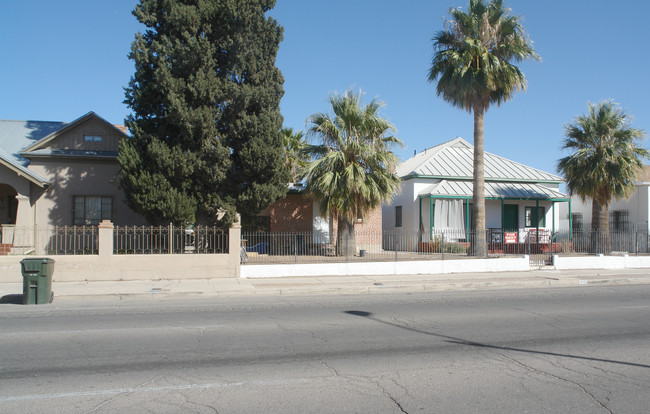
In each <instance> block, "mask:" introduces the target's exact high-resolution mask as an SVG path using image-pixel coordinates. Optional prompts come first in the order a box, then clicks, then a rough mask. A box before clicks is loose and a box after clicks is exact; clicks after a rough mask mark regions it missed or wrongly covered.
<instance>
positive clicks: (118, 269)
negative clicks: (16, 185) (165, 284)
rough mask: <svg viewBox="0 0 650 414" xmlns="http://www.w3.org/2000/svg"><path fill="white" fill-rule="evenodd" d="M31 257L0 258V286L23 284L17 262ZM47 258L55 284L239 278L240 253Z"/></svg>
mask: <svg viewBox="0 0 650 414" xmlns="http://www.w3.org/2000/svg"><path fill="white" fill-rule="evenodd" d="M237 253H238V252H237ZM31 257H33V256H0V283H5V282H22V274H21V270H20V261H21V260H22V259H24V258H31ZM38 257H41V256H38ZM47 257H49V258H52V259H54V261H55V263H54V273H53V275H52V280H53V281H54V282H71V281H120V280H161V279H168V280H173V279H213V278H228V277H239V254H234V255H229V254H173V255H171V254H166V255H114V256H99V255H88V256H47ZM233 260H236V261H237V262H236V263H234V262H233Z"/></svg>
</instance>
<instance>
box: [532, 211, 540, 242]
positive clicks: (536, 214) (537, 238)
mask: <svg viewBox="0 0 650 414" xmlns="http://www.w3.org/2000/svg"><path fill="white" fill-rule="evenodd" d="M533 217H535V229H536V230H537V234H536V235H535V239H536V240H535V243H537V244H539V200H535V215H534V216H533Z"/></svg>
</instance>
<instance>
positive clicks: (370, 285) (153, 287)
mask: <svg viewBox="0 0 650 414" xmlns="http://www.w3.org/2000/svg"><path fill="white" fill-rule="evenodd" d="M638 284H650V274H646V273H645V272H644V271H639V270H636V271H631V270H629V271H602V270H600V271H594V270H579V271H576V270H574V271H562V272H560V271H548V270H541V271H529V272H511V273H507V272H506V273H478V274H444V275H392V276H373V277H369V276H341V277H334V276H332V277H291V278H282V279H234V278H232V279H182V280H139V281H120V282H55V283H54V284H53V291H54V297H55V302H68V301H81V300H98V301H99V300H101V301H122V300H162V299H169V298H231V297H255V296H259V297H265V296H304V295H354V294H390V293H423V292H440V291H458V290H485V289H526V288H557V287H586V286H615V285H638ZM107 292H110V293H107ZM17 296H21V297H22V283H1V284H0V298H3V297H4V298H6V297H14V299H15V297H17ZM14 303H15V302H14Z"/></svg>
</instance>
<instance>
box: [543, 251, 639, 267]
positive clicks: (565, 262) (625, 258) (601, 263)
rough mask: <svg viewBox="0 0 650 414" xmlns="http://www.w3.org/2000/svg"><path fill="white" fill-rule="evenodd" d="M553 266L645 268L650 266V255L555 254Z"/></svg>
mask: <svg viewBox="0 0 650 414" xmlns="http://www.w3.org/2000/svg"><path fill="white" fill-rule="evenodd" d="M553 266H555V268H556V269H558V270H575V269H643V268H650V256H629V255H627V254H621V255H616V256H614V255H612V256H605V255H603V254H598V255H589V256H558V255H553Z"/></svg>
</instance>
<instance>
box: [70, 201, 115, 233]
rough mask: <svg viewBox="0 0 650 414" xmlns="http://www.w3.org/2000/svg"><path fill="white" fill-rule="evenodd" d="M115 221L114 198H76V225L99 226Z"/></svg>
mask: <svg viewBox="0 0 650 414" xmlns="http://www.w3.org/2000/svg"><path fill="white" fill-rule="evenodd" d="M112 219H113V197H107V196H75V197H74V225H75V226H83V225H97V224H99V223H100V222H101V221H102V220H112Z"/></svg>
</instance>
